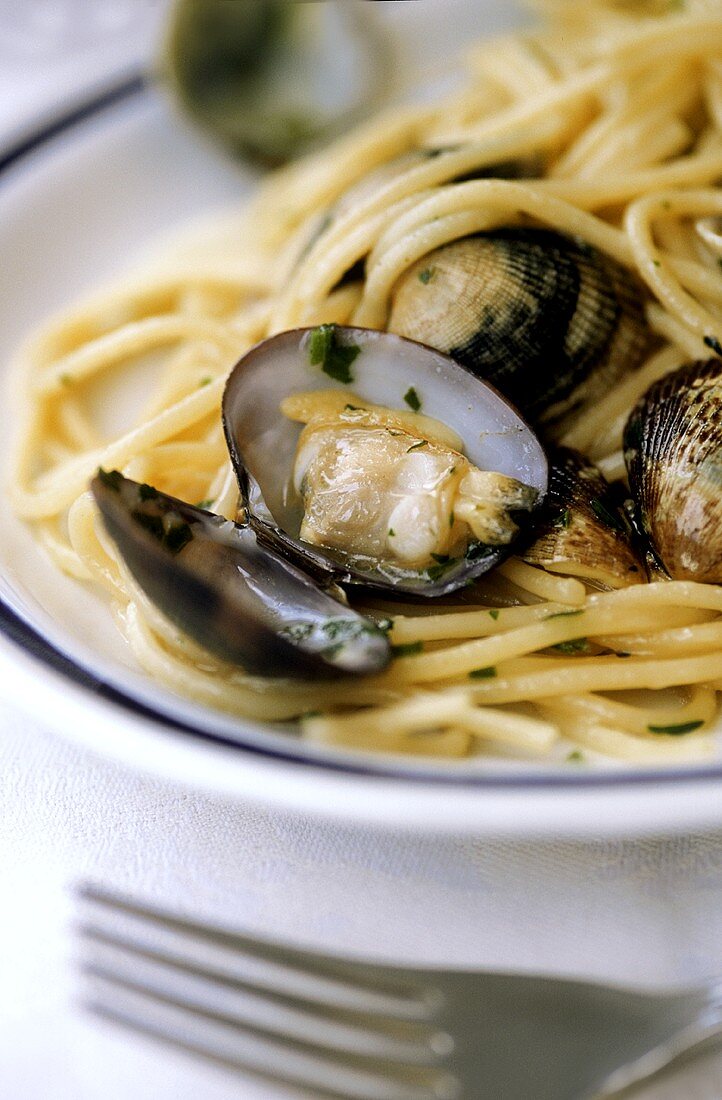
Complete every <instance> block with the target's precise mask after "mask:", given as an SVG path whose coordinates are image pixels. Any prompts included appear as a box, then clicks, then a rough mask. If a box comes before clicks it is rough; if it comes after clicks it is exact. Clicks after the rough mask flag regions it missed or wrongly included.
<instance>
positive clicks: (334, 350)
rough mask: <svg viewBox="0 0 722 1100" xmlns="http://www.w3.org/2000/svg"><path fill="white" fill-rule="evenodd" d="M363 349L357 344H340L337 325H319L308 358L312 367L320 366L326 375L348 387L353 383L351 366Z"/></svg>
mask: <svg viewBox="0 0 722 1100" xmlns="http://www.w3.org/2000/svg"><path fill="white" fill-rule="evenodd" d="M360 351H361V348H360V347H358V346H357V345H356V344H340V343H339V342H338V337H337V335H336V325H318V327H317V328H315V329H313V331H312V332H311V336H310V338H309V342H308V357H309V360H310V362H311V365H312V366H320V367H321V370H322V371H323V373H324V374H327V375H328V376H329V378H333V379H334V380H335V381H336V382H341V383H343V385H348V383H349V382H353V380H354V376H353V374H352V373H351V364H352V363H353V361H354V359H355V358H356V356H357V355H359V353H360Z"/></svg>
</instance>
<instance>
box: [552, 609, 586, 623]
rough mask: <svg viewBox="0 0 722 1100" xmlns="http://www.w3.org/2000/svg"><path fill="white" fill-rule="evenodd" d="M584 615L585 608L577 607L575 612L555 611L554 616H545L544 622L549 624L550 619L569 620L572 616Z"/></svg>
mask: <svg viewBox="0 0 722 1100" xmlns="http://www.w3.org/2000/svg"><path fill="white" fill-rule="evenodd" d="M583 614H584V608H583V607H577V608H575V609H574V610H573V611H555V612H554V613H553V614H552V615H545V616H544V622H547V620H548V619H568V618H570V617H571V616H572V615H583Z"/></svg>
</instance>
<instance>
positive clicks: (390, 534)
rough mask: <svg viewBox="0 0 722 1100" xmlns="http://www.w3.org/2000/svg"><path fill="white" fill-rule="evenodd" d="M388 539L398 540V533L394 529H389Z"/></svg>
mask: <svg viewBox="0 0 722 1100" xmlns="http://www.w3.org/2000/svg"><path fill="white" fill-rule="evenodd" d="M388 538H390V539H394V538H396V532H395V531H394V529H393V527H389V533H388Z"/></svg>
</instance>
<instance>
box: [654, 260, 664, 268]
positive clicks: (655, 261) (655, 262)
mask: <svg viewBox="0 0 722 1100" xmlns="http://www.w3.org/2000/svg"><path fill="white" fill-rule="evenodd" d="M652 263H653V264H654V266H655V267H661V266H662V265H661V263H660V262H659V260H652Z"/></svg>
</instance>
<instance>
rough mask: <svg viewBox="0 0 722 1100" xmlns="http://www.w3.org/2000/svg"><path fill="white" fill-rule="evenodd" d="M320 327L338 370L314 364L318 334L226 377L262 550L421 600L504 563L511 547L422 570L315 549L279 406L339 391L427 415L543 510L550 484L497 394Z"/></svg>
mask: <svg viewBox="0 0 722 1100" xmlns="http://www.w3.org/2000/svg"><path fill="white" fill-rule="evenodd" d="M323 329H332V330H333V332H332V340H333V348H334V349H335V350H334V356H333V357H332V358H331V359H330V360H325V359H324V360H323V361H321V362H315V361H312V360H314V341H315V342H317V338H318V334H319V332H320V331H321V330H319V329H295V330H292V331H290V332H283V333H280V334H279V335H277V336H273V337H271V338H270V339H268V340H265V341H263V342H262V343H260V344H258V345H256V347H254V348H252V349H251V350H250V351H249V352H248V353H247V354H246V355H245V356H244V357H243V358H242V359H241V361H240V362H239V363H238V364H237V366H236V367H235V368H234V370H233V371H232V373H231V375H230V377H229V379H228V383H227V386H226V390H225V394H224V399H223V421H224V426H225V431H226V438H227V442H228V447H229V450H230V453H231V457H232V459H233V463H234V466H235V469H236V473H237V475H238V480H239V485H240V489H241V495H242V501H243V507H244V508H245V509H246V511H247V513H248V517H249V521H250V523H251V525H252V526H253V527H254V529H255V530H256V531H257V532H258V535H259V538H261V539H262V540H263V541H264V543H267V544H268V545H270V546H273V547H274V548H275V549H276V550H277V551H278V552H279V553H281V554H283V555H285V556H287V557H288V558H289V559H290V560H291V561H293V562H295V563H296V564H297V565H299V567H300V568H302V569H304V570H305V571H306V572H308V573H309V574H310V575H311V576H313V577H315V578H316V579H317V580H319V581H321V582H324V583H331V582H337V583H340V584H345V585H363V586H366V587H370V588H374V589H378V590H380V591H384V592H386V593H389V592H392V593H393V594H398V593H402V592H404V593H411V594H414V595H422V596H437V595H440V594H442V593H446V592H451V591H454V590H455V589H457V588H460V587H463V586H464V585H466V584H468V583H470V582H471V581H472V580H473V579H474V578H475V577H477V576H479V575H480V574H482V573H484V572H486V571H487V570H488V569H490V568H491V567H492V566H493V565H495V564H497V563H498V562H499V561H500V560H502V558H503V557H504V556H506V554H508V553H509V550H510V543H507V544H505V545H489V544H483V543H480V542H474V543H471V544H470V545H469V546H468V548H467V550H466V553H465V554H464V556H462V557H459V558H451V559H450V560H445V561H437V562H435V564H434V566H433V567H432V568H430V569H418V570H417V569H402V568H395V567H393V566H390V565H389V563H388V562H387V561H380V560H378V559H374V558H373V557H369V556H368V555H363V554H359V555H357V554H354V553H349V552H346V551H345V550H339V549H329V548H328V547H326V546H319V545H311V544H309V542H308V541H306V540H305V539H303V538H302V537H301V528H302V524H303V522H304V504H303V501H302V500H301V498H300V496H299V493H298V492H297V491H295V490H294V487H293V477H292V472H293V469H294V463H295V460H296V455H297V450H298V445H299V439H300V436H301V427H300V425H299V424H298V423H296V422H295V421H293V420H290V419H289V418H288V417H287V416H284V415H283V413H282V412H281V403H282V401H284V399H288V398H289V397H292V396H293V395H295V394H301V393H306V392H308V391H318V390H332V391H340V392H341V394H349V395H351V394H353V395H358V396H359V397H360V398H362V399H364V400H365V401H368V402H373V404H374V405H376V406H383V407H384V408H386V409H390V410H401V411H405V413H406V414H408V413H409V409H410V408H411V409H413V410H415V411H417V412H419V411H421V412H423V413H424V414H427V415H428V416H431V417H435V418H438V420H440V421H443V425H446V426H448V428H450V429H452V430H453V431H454V432H455V433H456V435H457V436H458V437H460V439H461V441H463V447H464V452H465V456H466V458H467V459H468V461H469V463H472V464H473V465H474V466H475V467H478V469H479V470H481V471H494V472H497V473H498V474H500V475H506V477H507V478H508V479H515V482H516V483H521V484H522V488H528V492H529V493H530V499H534V501H535V503H537V504H538V503H540V502H541V500H542V498H543V496H544V494H545V492H546V487H547V478H548V471H547V462H546V458H545V455H544V451H543V449H542V447H541V445H540V443H539V441H538V440H537V438H536V436H535V435H534V433H533V431H532V430H531V429H530V428H529V426H528V425H527V424H526V423H525V422H524V421H523V420H522V418H521V417H520V416H519V414H518V413H517V412H516V410H515V409H514V408H512V406H511V405H510V404H509V403H508V402H507V401H506V400H504V398H503V397H501V396H500V394H498V393H497V392H496V391H495V390H494V389H493V388H492V387H491V386H488V385H486V384H485V383H483V382H480V381H479V380H478V379H477V378H476V377H474V375H472V374H471V373H470V372H469V371H467V370H466V369H465V368H463V367H461V366H459V364H458V363H455V362H454V361H453V360H452V359H450V358H449V357H448V356H445V355H442V354H440V353H439V352H437V351H434V350H433V349H432V348H428V347H425V346H423V345H420V344H417V343H414V342H412V341H409V340H404V339H402V338H400V337H398V336H393V335H390V334H389V333H384V332H377V331H373V330H369V329H359V328H341V327H339V326H323ZM351 400H352V398H351V396H349V402H351ZM349 408H351V409H353V405H349ZM420 434H421V436H422V437H423V432H421V433H420ZM422 445H423V443H418V444H416V446H422ZM408 449H409V450H413V449H414V448H413V447H411V448H408ZM521 507H529V505H528V504H525V505H522V506H520V512H521ZM514 520H516V521H517V522H518V523H519V524H520V525H521V527H523V526H524V524H525V523H528V521H529V514H528V513H521V514H519V515H517V514H514ZM389 534H391V532H389Z"/></svg>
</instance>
